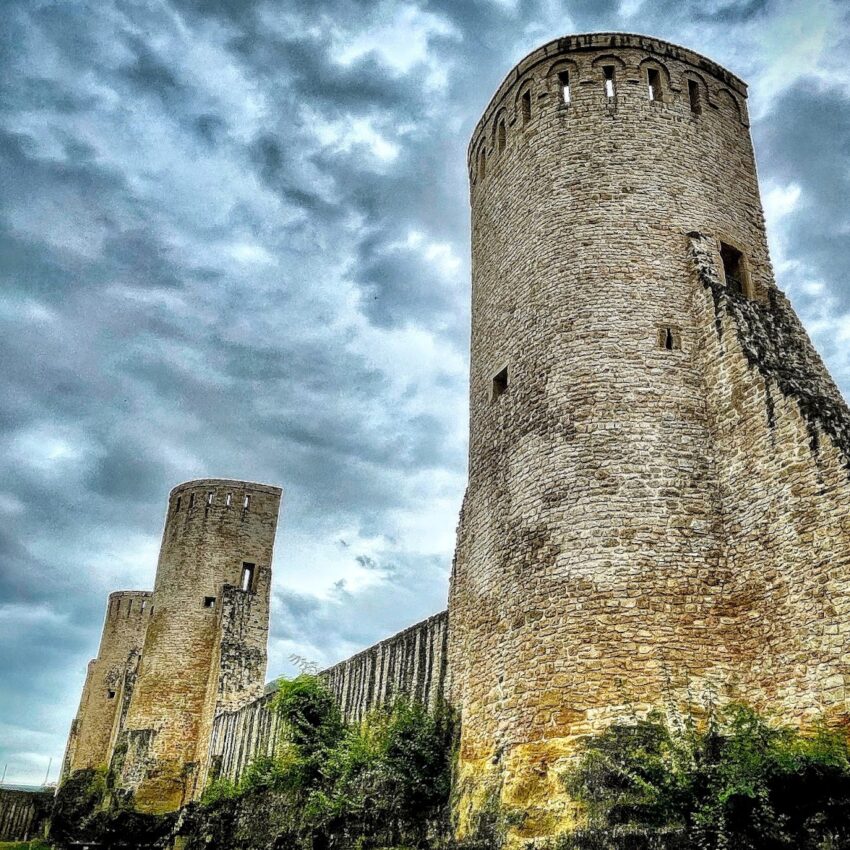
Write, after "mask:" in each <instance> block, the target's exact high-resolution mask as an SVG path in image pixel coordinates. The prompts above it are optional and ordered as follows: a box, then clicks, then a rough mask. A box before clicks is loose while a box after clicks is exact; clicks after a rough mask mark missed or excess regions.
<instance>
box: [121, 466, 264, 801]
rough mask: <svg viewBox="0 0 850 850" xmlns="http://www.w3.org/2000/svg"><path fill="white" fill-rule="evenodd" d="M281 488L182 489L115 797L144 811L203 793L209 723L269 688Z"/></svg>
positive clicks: (165, 547)
mask: <svg viewBox="0 0 850 850" xmlns="http://www.w3.org/2000/svg"><path fill="white" fill-rule="evenodd" d="M280 497H281V491H280V489H279V488H277V487H268V486H265V485H262V484H253V483H249V482H244V481H229V480H221V479H203V480H199V481H191V482H187V483H186V484H182V485H180V486H178V487H175V488H174V490H172V491H171V494H170V496H169V502H168V513H167V517H166V522H165V528H164V531H163V537H162V546H161V548H160V557H159V563H158V565H157V573H156V582H155V585H154V593H153V608H154V613H153V615H152V617H151V620H150V624H149V626H148V629H147V633H146V636H145V642H144V646H143V649H142V657H141V662H140V665H139V672H138V678H137V683H136V689H135V691H134V693H133V697H132V699H131V702H130V708H129V711H128V715H127V721H126V724H125V731H124V732H122V734H121V736H120V738H119V742H118V744H117V745H116V751H115V755H114V757H113V765H112V766H113V770H114V772H115V774H116V777H117V791H118V793H121V794H124V795H132V797H133V799H134V802H135V805H136V807H137V808H138V809H139V810H141V811H146V812H155V813H158V812H165V811H172V810H174V809H177V808H179V806H180V805H182V804H183V803H185V802H187V801H188V800H190V799H192V798H193V796H195V795H196V794H197V793H199V786H200V782H201V771H200V770H199V766H202V765H203V763H205V762H206V760H207V755H206V754H207V746H208V739H209V733H210V731H211V728H212V719H213V717H214V716H215V714H216V713H217V712H218V711H219V710H221V709H222V708H227V707H232V706H234V705H239V704H244V703H246V702H249V701H250V700H252V699H255V698H256V697H258V696H259V695H260V694H262V692H263V682H264V679H265V663H266V642H267V633H268V604H269V588H270V585H271V562H272V550H273V545H274V537H275V530H276V528H277V518H278V512H279V507H280Z"/></svg>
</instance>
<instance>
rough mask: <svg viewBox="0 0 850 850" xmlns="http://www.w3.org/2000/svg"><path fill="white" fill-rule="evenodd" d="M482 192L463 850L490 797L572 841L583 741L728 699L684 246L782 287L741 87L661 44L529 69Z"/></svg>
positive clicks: (494, 145) (490, 125)
mask: <svg viewBox="0 0 850 850" xmlns="http://www.w3.org/2000/svg"><path fill="white" fill-rule="evenodd" d="M469 173H470V181H471V204H472V341H471V376H470V449H469V486H468V490H467V493H466V497H465V500H464V507H463V511H462V515H461V522H460V526H459V532H458V547H457V553H456V559H455V565H454V569H453V575H452V583H451V591H450V602H449V604H450V647H449V653H450V655H449V658H450V661H449V663H450V669H451V671H452V685H453V699H454V701H455V703H456V705H457V706H458V708H459V709H460V712H461V720H462V741H461V754H460V758H461V766H460V771H461V773H460V775H461V780H462V782H463V783H464V785H463V788H465V789H466V794H465V797H464V798H463V800H464V802H463V804H462V811H461V829H462V831H463V830H464V829H465V828H469V829H471V828H473V827H474V823H473V820H474V811H475V809H476V808H481V807H482V805H483V803H482V801H483V800H484V797H485V796H486V793H487V792H486V786H487V785H488V783H490V785H491V786H492V787H493V788H498V789H499V790H498V791H497V792H494V793H498V794H499V795H500V799H501V802H502V803H503V804H505V805H508V806H510V805H511V804H512V803H516V804H517V805H519V804H520V803H521V806H522V810H523V812H524V813H525V816H526V819H525V827H524V829H525V830H526V832H525V833H524V834H526V835H528V836H532V835H535V834H538V833H540V832H547V831H550V828H551V824H552V819H553V818H554V819H555V820H557V821H559V822H566V821H569V818H570V813H569V809H568V806H567V804H566V802H565V801H564V798H563V793H562V792H561V791H560V787H561V786H560V784H559V782H558V779H557V773H558V770H559V769H560V768H561V767H562V766H563V764H564V758H565V757H566V756H568V754H569V753H570V752H571V751H572V749H573V742H574V740H575V738H576V736H579V735H582V734H586V733H587V732H589V731H592V730H594V729H596V728H600V727H601V726H602V725H603V724H605V723H607V722H609V721H610V720H611V719H613V718H615V717H621V716H623V715H624V714H625V713H627V712H628V711H630V710H631V708H633V707H637V708H638V709H644V708H646V707H648V706H650V705H656V704H659V703H660V702H661V701H662V700H663V698H664V695H665V693H666V692H667V691H668V690H669V689H670V688H676V687H679V686H680V685H681V684H682V683H683V681H684V679H685V678H687V680H688V681H689V683H690V685H691V687H693V688H695V689H696V690H700V689H701V688H703V687H705V686H706V682H707V681H711V680H712V679H713V678H714V677H715V676H717V677H724V676H725V672H724V671H725V670H726V669H727V668H728V664H729V656H730V652H729V649H728V646H727V645H726V643H725V640H724V634H725V632H724V629H725V628H726V624H727V620H728V618H725V617H724V612H723V611H722V610H720V608H719V606H717V605H715V604H714V602H715V601H716V598H717V595H718V592H719V591H720V589H721V588H722V587H723V586H724V583H725V581H726V579H727V574H726V571H725V567H724V564H725V561H724V559H723V557H722V545H721V544H722V528H721V518H720V512H719V510H718V486H717V478H716V474H715V470H714V467H713V463H712V454H711V451H710V447H711V433H710V423H709V422H708V419H707V416H706V406H705V397H704V390H703V372H702V367H701V364H700V362H699V359H698V357H697V355H696V352H695V348H696V346H695V338H696V327H695V318H694V313H693V309H692V301H693V295H694V276H693V269H692V265H693V263H692V257H691V253H690V252H689V240H688V234H689V233H690V232H692V231H699V232H700V233H702V234H708V235H711V236H712V237H714V238H716V239H717V240H719V241H718V242H717V245H718V251H719V250H720V246H721V245H723V246H725V248H726V249H728V252H729V256H730V257H731V259H730V261H729V265H728V269H727V277H728V281H727V282H728V284H729V286H732V285H733V282H732V279H733V277H734V276H735V275H738V278H739V280H738V285H739V286H740V288H741V290H742V291H743V292H744V294H745V295H746V296H747V297H751V298H753V299H763V298H765V297H766V293H767V292H768V290H769V289H770V287H771V286H772V282H771V271H770V265H769V258H768V249H767V243H766V238H765V231H764V222H763V215H762V209H761V204H760V200H759V192H758V184H757V178H756V168H755V162H754V156H753V149H752V144H751V140H750V134H749V130H748V122H747V108H746V87H745V85H744V84H743V83H742V82H741V81H740V80H739V79H737V78H736V77H735V76H733V75H732V74H730V73H729V72H728V71H726V70H724V69H723V68H721V67H719V66H718V65H716V64H714V63H713V62H711V61H710V60H708V59H706V58H704V57H702V56H700V55H698V54H696V53H693V52H692V51H690V50H686V49H683V48H680V47H676V46H674V45H671V44H668V43H666V42H662V41H658V40H656V39H652V38H646V37H642V36H636V35H626V34H594V35H583V36H574V37H568V38H563V39H559V40H557V41H553V42H551V43H549V44H546V45H544V46H543V47H541V48H539V49H538V50H535V51H534V52H533V53H531V54H530V55H529V56H527V57H526V58H525V59H523V60H522V61H521V62H520V63H519V65H517V66H516V68H514V69H513V70H512V71H511V72H510V74H509V75H508V76H507V78H506V79H505V81H504V82H503V83H502V85H501V86H500V87H499V89H498V91H497V92H496V94H495V96H494V97H493V99H492V101H491V102H490V105H489V106H488V107H487V109H486V111H485V113H484V115H483V117H482V118H481V120H480V122H479V123H478V126H477V127H476V130H475V132H474V135H473V137H472V141H471V144H470V148H469ZM558 801H560V802H558ZM558 806H560V808H558ZM464 819H465V820H464ZM471 819H473V820H471Z"/></svg>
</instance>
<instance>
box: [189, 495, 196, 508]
mask: <svg viewBox="0 0 850 850" xmlns="http://www.w3.org/2000/svg"><path fill="white" fill-rule="evenodd" d="M194 507H195V494H194V493H189V510H190V511H191V510H192V508H194Z"/></svg>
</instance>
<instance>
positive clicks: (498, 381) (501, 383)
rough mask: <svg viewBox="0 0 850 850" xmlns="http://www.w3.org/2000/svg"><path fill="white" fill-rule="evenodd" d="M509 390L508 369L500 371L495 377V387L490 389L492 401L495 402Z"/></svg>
mask: <svg viewBox="0 0 850 850" xmlns="http://www.w3.org/2000/svg"><path fill="white" fill-rule="evenodd" d="M507 388H508V367H507V366H505V367H504V368H503V369H500V370H499V371H498V372H496V374H495V375H494V376H493V386H492V388H491V389H490V401H495V400H496V399H497V398H498V397H499V396H500V395H502V393H504V392H505V390H507Z"/></svg>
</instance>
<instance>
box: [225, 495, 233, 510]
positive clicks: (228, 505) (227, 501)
mask: <svg viewBox="0 0 850 850" xmlns="http://www.w3.org/2000/svg"><path fill="white" fill-rule="evenodd" d="M232 501H233V496H232V495H231V494H230V493H228V494H227V495H226V496H225V497H224V504H225V506H226V507H228V508H229V507H230V503H231V502H232Z"/></svg>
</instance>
